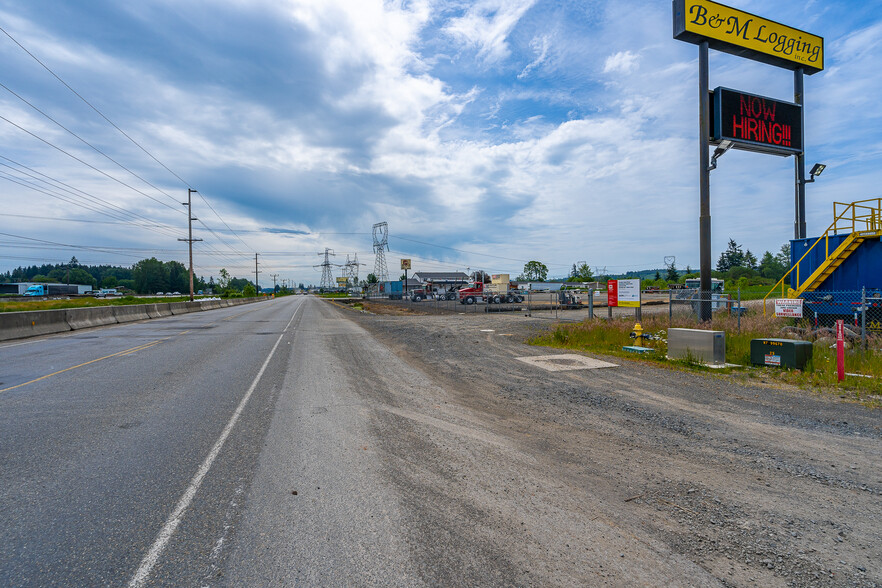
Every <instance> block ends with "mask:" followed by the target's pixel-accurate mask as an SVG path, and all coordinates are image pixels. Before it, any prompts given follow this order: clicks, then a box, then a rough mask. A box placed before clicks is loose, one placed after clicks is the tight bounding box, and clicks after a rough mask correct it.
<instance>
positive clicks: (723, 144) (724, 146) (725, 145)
mask: <svg viewBox="0 0 882 588" xmlns="http://www.w3.org/2000/svg"><path fill="white" fill-rule="evenodd" d="M734 144H735V143H733V142H732V141H720V144H719V145H718V146H717V148H716V149H714V154H713V156H712V157H711V161H710V165H709V166H708V168H707V171H711V170H713V169H717V159H719V158H720V157H722V156H723V154H724V153H725V152H726V151H728V150H729V149H731V148H732V145H734Z"/></svg>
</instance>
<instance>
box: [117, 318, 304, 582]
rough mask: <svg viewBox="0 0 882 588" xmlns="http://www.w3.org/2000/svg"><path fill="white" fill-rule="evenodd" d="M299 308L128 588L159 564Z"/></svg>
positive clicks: (147, 576) (141, 579) (144, 577)
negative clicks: (161, 556)
mask: <svg viewBox="0 0 882 588" xmlns="http://www.w3.org/2000/svg"><path fill="white" fill-rule="evenodd" d="M301 308H303V305H302V304H300V305H298V306H297V309H296V310H295V311H294V314H292V315H291V320H290V321H288V324H287V325H285V328H284V330H283V331H282V334H281V335H279V338H278V339H277V340H276V344H275V345H273V348H272V350H271V351H270V352H269V355H267V357H266V361H264V362H263V365H262V366H261V367H260V371H259V372H257V375H256V376H255V377H254V381H253V382H251V386H250V387H249V388H248V391H247V392H245V396H243V397H242V400H241V401H240V402H239V406H237V407H236V410H235V411H234V412H233V416H232V417H230V420H229V422H228V423H227V426H226V427H224V430H223V431H222V432H221V434H220V437H218V439H217V441H215V443H214V446H213V447H212V448H211V451H209V452H208V456H207V457H206V458H205V461H203V462H202V465H201V466H199V470H198V471H197V472H196V475H195V476H193V479H192V480H190V485H189V486H188V487H187V490H186V492H184V495H183V496H181V499H180V500H179V501H178V505H177V506H176V507H175V510H174V511H173V512H172V513H171V515H170V516H169V517H168V520H167V521H166V522H165V525H164V526H163V527H162V530H161V531H159V535H157V537H156V541H154V542H153V546H152V547H150V551H148V552H147V555H145V556H144V559H142V560H141V565H140V566H138V570H137V571H136V572H135V575H134V576H132V579H131V581H130V582H129V588H141V587H142V586H144V584H145V583H146V582H147V579H148V578H149V577H150V572H151V571H152V570H153V567H154V566H155V565H156V563H157V562H158V561H159V556H160V555H162V552H163V550H164V549H165V547H166V545H168V542H169V540H170V539H171V537H172V535H174V532H175V530H176V529H177V528H178V525H179V524H180V522H181V520H182V519H183V518H184V513H185V512H186V511H187V508H189V506H190V503H191V502H192V501H193V497H194V496H196V492H197V491H198V490H199V486H201V485H202V480H203V479H204V478H205V475H206V474H207V473H208V470H209V469H211V466H212V464H214V460H215V459H217V456H218V454H219V453H220V450H221V449H222V448H223V446H224V443H225V442H226V440H227V437H229V436H230V432H231V431H232V430H233V427H234V426H235V425H236V421H238V420H239V416H240V415H241V414H242V411H243V410H244V409H245V405H246V404H248V399H249V398H251V394H252V392H254V389H255V388H257V384H258V382H260V378H261V377H262V376H263V372H264V371H265V370H266V367H267V366H268V365H269V362H270V360H271V359H272V358H273V355H275V353H276V349H277V348H278V347H279V343H281V342H282V338H284V336H285V335H286V334H287V333H288V328H289V327H290V326H291V323H293V322H294V317H296V316H297V312H298V311H299V310H300V309H301Z"/></svg>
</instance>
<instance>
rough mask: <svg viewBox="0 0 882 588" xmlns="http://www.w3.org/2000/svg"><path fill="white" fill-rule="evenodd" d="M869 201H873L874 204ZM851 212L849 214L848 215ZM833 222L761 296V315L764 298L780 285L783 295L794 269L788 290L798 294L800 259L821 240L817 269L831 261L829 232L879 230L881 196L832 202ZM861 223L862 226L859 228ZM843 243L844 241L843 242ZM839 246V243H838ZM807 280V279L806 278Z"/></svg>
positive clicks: (800, 289)
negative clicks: (792, 283) (793, 284)
mask: <svg viewBox="0 0 882 588" xmlns="http://www.w3.org/2000/svg"><path fill="white" fill-rule="evenodd" d="M870 203H875V204H874V205H872V204H870ZM840 206H841V207H844V208H842V212H838V211H839V207H840ZM849 212H851V215H849ZM833 216H834V218H833V223H831V224H830V226H829V227H827V230H826V231H824V234H823V235H821V236H820V237H818V239H817V240H816V241H815V242H814V243H812V246H811V247H809V248H808V249H807V250H806V252H805V253H804V254H803V255H802V257H800V258H799V261H797V262H796V263H795V264H793V266H792V267H791V268H790V269H789V270H787V273H785V274H784V275H783V276H782V277H781V279H780V280H778V281H777V282H776V283H775V285H774V286H772V289H771V290H769V293H768V294H766V295H765V296H764V297H763V316H765V314H766V299H767V298H768V297H769V296H771V295H772V294H773V293H774V292H775V290H776V289H777V288H778V286H779V285H780V286H781V296H782V297H783V296H785V295H786V292H785V290H784V288H785V285H784V284H785V280H786V279H787V278H788V277H789V276H790V274H792V273H793V271H794V270H796V288H797V289H796V290H793V288H789V289H788V291H789V292H792V294H793V296H799V295H800V294H801V293H802V292H803V291H804V288H803V286H805V285H806V284H802V283H801V282H800V269H799V265H800V263H802V260H803V259H805V258H806V256H808V254H809V253H810V252H811V250H812V249H814V248H815V246H817V245H818V243H820V242H821V241H824V257H825V260H824V263H822V264H821V265H820V266H818V268H817V269H820V268H821V267H822V266H824V265H828V264H829V263H830V262H831V259H830V235H831V232H832V234H833V235H838V234H839V233H840V231H841V232H845V231H846V230H848V232H850V233H852V234H855V233H857V232H858V231H860V230H864V231H880V230H882V198H868V199H867V200H858V201H856V202H851V203H845V202H834V203H833ZM861 225H863V228H859V227H861ZM843 243H844V242H843ZM840 246H841V244H840ZM849 254H850V252H849ZM817 269H816V270H815V271H814V272H812V274H810V275H809V278H811V277H812V276H813V275H814V274H815V273H817ZM806 282H808V280H806Z"/></svg>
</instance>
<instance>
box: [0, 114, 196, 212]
mask: <svg viewBox="0 0 882 588" xmlns="http://www.w3.org/2000/svg"><path fill="white" fill-rule="evenodd" d="M0 119H2V120H5V121H6V122H8V123H9V124H11V125H12V126H14V127H15V128H17V129H19V130H20V131H22V132H25V133H27V134H28V135H30V136H31V137H33V138H35V139H37V140H38V141H42V142H43V143H45V144H46V145H49V146H50V147H52V148H53V149H56V150H58V151H60V152H61V153H64V154H65V155H67V156H68V157H70V158H71V159H74V160H76V161H79V162H80V163H82V164H83V165H85V166H86V167H88V168H90V169H93V170H95V171H96V172H98V173H99V174H101V175H102V176H105V177H107V178H109V179H111V180H113V181H114V182H116V183H118V184H121V185H123V186H125V187H126V188H128V189H130V190H133V191H135V192H137V193H138V194H141V195H142V196H146V197H147V198H149V199H150V200H153V201H154V202H156V203H157V204H161V205H162V206H165V207H166V208H170V209H172V210H174V211H175V212H181V211H180V210H178V209H177V208H175V207H173V206H172V205H171V204H166V203H165V202H163V201H162V200H159V199H158V198H154V197H153V196H151V195H150V194H147V193H146V192H142V191H141V190H139V189H138V188H135V187H134V186H130V185H129V184H127V183H125V182H124V181H122V180H120V179H119V178H116V177H114V176H112V175H110V174H109V173H107V172H106V171H103V170H100V169H98V168H97V167H95V166H94V165H92V164H91V163H89V162H87V161H84V160H82V159H80V158H79V157H77V156H76V155H74V154H72V153H70V152H68V151H65V150H64V149H62V148H61V147H59V146H58V145H55V144H54V143H52V142H51V141H48V140H46V139H44V138H43V137H41V136H39V135H37V134H36V133H32V132H31V131H29V130H27V129H26V128H24V127H23V126H21V125H19V124H17V123H14V122H12V121H11V120H9V119H8V118H6V117H5V116H3V115H0Z"/></svg>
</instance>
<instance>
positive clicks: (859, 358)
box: [531, 313, 882, 406]
mask: <svg viewBox="0 0 882 588" xmlns="http://www.w3.org/2000/svg"><path fill="white" fill-rule="evenodd" d="M641 324H642V326H643V329H644V332H645V333H650V334H659V335H660V337H661V340H658V341H647V342H646V343H644V346H646V347H653V348H654V349H656V350H657V351H656V352H655V353H647V354H643V355H640V356H635V354H633V353H629V352H627V351H623V350H622V347H623V346H625V345H633V344H635V343H634V340H633V339H631V338H630V337H629V335H630V333H631V331H632V329H633V327H634V320H633V319H630V320H613V321H607V320H598V319H595V320H593V321H586V322H582V323H577V324H560V325H557V326H556V327H555V328H554V329H553V330H552V331H549V332H547V333H545V334H542V335H540V336H538V337H536V338H534V339H533V340H531V343H532V344H534V345H545V346H549V347H556V348H561V349H573V350H577V351H589V352H594V353H602V354H604V355H612V356H616V357H626V358H629V359H634V360H642V361H648V362H651V363H655V364H659V365H665V366H670V367H673V368H677V369H686V370H706V371H707V372H708V373H713V374H730V375H735V377H738V378H744V379H745V380H755V381H763V382H773V383H780V384H787V385H793V386H797V387H799V388H803V389H807V390H824V391H828V392H836V393H839V394H843V393H847V394H848V395H850V396H851V397H852V398H855V399H858V400H860V401H861V402H864V403H865V404H868V405H874V406H882V350H880V348H882V338H880V337H879V335H876V336H871V337H870V338H869V341H868V343H869V345H868V347H869V348H868V349H867V350H866V351H863V352H862V351H861V350H860V349H847V350H846V353H845V371H846V373H854V374H863V375H865V376H871V377H869V378H865V377H857V376H846V378H845V380H843V381H842V382H839V381H838V380H837V373H836V350H835V348H833V349H831V346H833V345H834V343H835V342H834V341H833V340H832V339H830V338H824V339H819V340H817V341H816V342H815V345H814V347H813V357H812V359H811V360H810V362H809V363H808V365H806V367H805V369H804V370H790V369H781V368H773V367H763V366H751V363H750V341H751V339H759V338H770V337H771V338H786V336H787V331H788V330H792V328H793V326H794V323H793V320H792V319H778V318H774V317H763V316H762V314H761V313H748V314H747V315H745V316H744V317H742V319H741V332H740V333H739V332H738V324H737V318H736V317H734V316H726V315H724V314H722V313H720V314H719V315H718V316H716V317H714V319H713V320H712V321H711V322H710V324H707V325H704V326H701V327H697V325H696V324H695V322H694V321H692V320H691V319H689V318H683V319H677V318H676V317H675V318H674V319H673V321H672V323H671V324H669V323H668V317H667V316H648V317H646V318H645V319H644V320H643V321H642V322H641ZM669 327H682V328H692V329H694V328H703V329H708V330H715V331H725V332H726V361H727V363H733V364H737V365H739V366H744V367H743V368H727V369H723V370H716V369H714V370H710V369H708V368H705V367H703V366H700V365H699V364H698V362H696V361H689V360H669V359H667V358H666V357H665V353H666V351H667V345H666V343H665V341H664V339H665V333H666V331H667V329H668V328H669ZM787 327H790V329H786V328H787ZM809 338H810V337H809ZM859 345H860V340H859V339H858V340H857V341H856V342H855V346H856V347H859Z"/></svg>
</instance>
